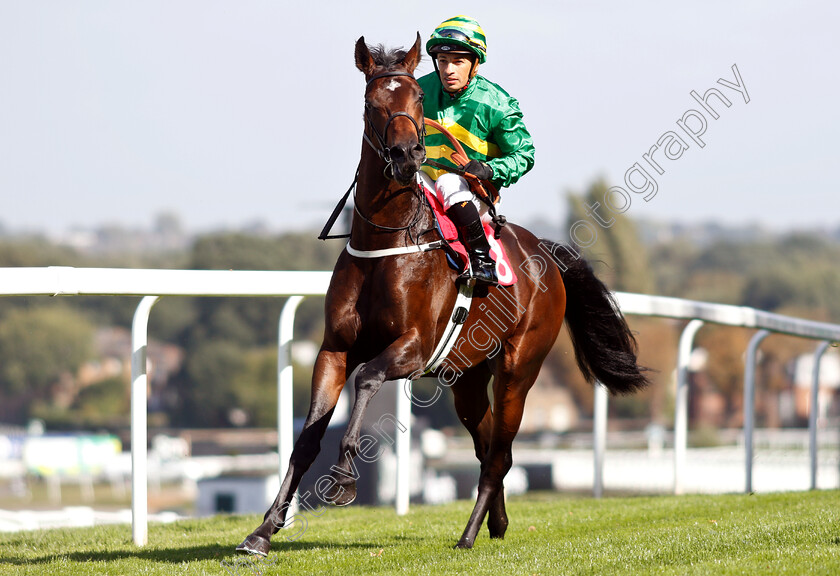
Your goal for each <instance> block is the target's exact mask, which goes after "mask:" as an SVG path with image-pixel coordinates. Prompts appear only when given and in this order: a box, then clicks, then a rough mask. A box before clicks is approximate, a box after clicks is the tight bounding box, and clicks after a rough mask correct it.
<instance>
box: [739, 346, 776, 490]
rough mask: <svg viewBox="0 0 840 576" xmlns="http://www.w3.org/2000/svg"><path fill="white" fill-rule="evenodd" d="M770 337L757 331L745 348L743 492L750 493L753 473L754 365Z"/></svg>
mask: <svg viewBox="0 0 840 576" xmlns="http://www.w3.org/2000/svg"><path fill="white" fill-rule="evenodd" d="M769 335H770V332H769V331H768V330H759V331H758V332H756V333H755V334H753V337H752V338H751V339H750V343H749V346H747V365H746V367H745V368H744V449H745V451H746V457H745V460H746V463H745V466H746V483H745V486H744V492H746V493H747V494H749V493H750V492H752V472H753V429H754V428H755V365H756V359H757V357H758V347H759V345H761V342H762V341H763V340H764V339H765V338H767V336H769Z"/></svg>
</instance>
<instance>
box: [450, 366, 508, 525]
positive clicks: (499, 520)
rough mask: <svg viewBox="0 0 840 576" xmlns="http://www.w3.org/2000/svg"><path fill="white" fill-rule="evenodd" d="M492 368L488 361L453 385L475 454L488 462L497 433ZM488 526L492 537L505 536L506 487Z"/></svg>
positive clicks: (458, 412) (456, 410)
mask: <svg viewBox="0 0 840 576" xmlns="http://www.w3.org/2000/svg"><path fill="white" fill-rule="evenodd" d="M490 376H491V373H490V370H489V369H488V368H487V366H486V364H480V365H478V366H476V367H475V368H473V369H471V370H470V371H468V372H465V373H464V374H462V375H461V377H460V378H458V380H456V381H455V384H454V385H453V386H452V392H453V395H454V398H455V412H456V413H457V414H458V419H459V420H460V421H461V424H463V425H464V428H466V429H467V431H468V432H469V433H470V436H472V439H473V446H474V447H475V456H476V458H478V461H479V462H480V463H481V465H482V467H483V466H484V461H485V460H486V457H487V453H488V452H489V450H490V439H491V437H492V434H493V413H492V412H491V411H490V400H489V398H488V396H487V384H488V383H489V382H490ZM488 512H489V515H488V517H487V528H488V529H489V530H490V537H491V538H504V536H505V531H506V530H507V527H508V518H507V512H506V511H505V495H504V487H502V489H500V491H499V494H498V495H497V496H496V498H495V500H493V502H492V503H491V505H490V508H489V510H488Z"/></svg>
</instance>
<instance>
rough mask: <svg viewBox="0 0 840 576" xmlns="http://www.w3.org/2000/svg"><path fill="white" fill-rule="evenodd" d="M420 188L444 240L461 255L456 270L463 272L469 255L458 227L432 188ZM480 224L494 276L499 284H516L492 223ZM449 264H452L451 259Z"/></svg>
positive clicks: (512, 271) (511, 268) (514, 275)
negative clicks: (492, 261)
mask: <svg viewBox="0 0 840 576" xmlns="http://www.w3.org/2000/svg"><path fill="white" fill-rule="evenodd" d="M421 188H423V192H425V193H426V198H428V199H429V204H430V205H431V206H432V211H433V212H434V213H435V218H437V223H438V227H439V228H440V233H441V234H442V235H443V238H444V240H446V241H447V242H448V243H449V245H450V246H451V247H452V248H453V249H454V250H455V251H456V252H457V253H458V254H460V255H461V261H462V262H464V267H463V269H462V270H458V272H464V271H465V270H466V269H467V265H468V262H469V256H468V253H467V249H466V248H465V247H464V245H463V244H462V243H461V241H460V240H459V239H458V229H457V228H456V227H455V224H454V223H453V222H452V220H451V219H450V218H449V216H447V215H446V211H444V209H443V205H442V204H441V203H440V200H438V197H437V195H436V194H435V192H434V190H429V188H428V187H427V186H421ZM482 224H483V225H484V235H485V236H487V241H488V242H489V243H490V256H491V257H492V258H493V260H494V261H495V262H496V276H498V277H499V284H500V285H502V286H511V285H513V284H516V272H514V270H513V266H511V264H510V260H509V259H508V256H507V253H506V252H505V248H504V246H502V244H501V243H500V242H499V241H498V240H496V239H495V238H494V237H493V225H492V223H490V222H483V223H482ZM450 264H452V261H451V259H450ZM453 268H454V266H453Z"/></svg>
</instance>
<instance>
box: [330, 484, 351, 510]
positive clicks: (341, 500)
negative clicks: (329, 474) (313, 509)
mask: <svg viewBox="0 0 840 576" xmlns="http://www.w3.org/2000/svg"><path fill="white" fill-rule="evenodd" d="M355 499H356V483H355V482H353V483H352V484H347V485H346V486H340V485H338V484H333V485H332V487H331V488H330V490H329V491H327V492H326V493H325V494H324V500H325V501H326V502H329V503H330V504H333V505H335V506H348V505H350V504H352V503H353V501H354V500H355Z"/></svg>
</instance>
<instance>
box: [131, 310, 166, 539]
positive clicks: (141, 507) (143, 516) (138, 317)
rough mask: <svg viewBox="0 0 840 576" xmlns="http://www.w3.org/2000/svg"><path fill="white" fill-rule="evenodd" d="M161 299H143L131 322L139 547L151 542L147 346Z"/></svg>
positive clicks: (134, 527)
mask: <svg viewBox="0 0 840 576" xmlns="http://www.w3.org/2000/svg"><path fill="white" fill-rule="evenodd" d="M159 299H160V296H145V297H144V298H143V299H142V300H140V304H138V305H137V309H136V310H135V311H134V319H133V320H132V323H131V536H132V538H133V539H134V543H135V544H136V545H138V546H145V545H146V544H148V542H149V485H148V480H147V478H146V476H147V472H148V465H147V463H146V456H147V452H148V451H147V448H146V446H147V442H148V435H149V433H148V430H147V416H148V399H147V393H148V382H147V378H146V346H147V343H148V338H149V336H148V327H149V314H150V313H151V311H152V307H153V306H154V305H155V303H157V301H158V300H159Z"/></svg>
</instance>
